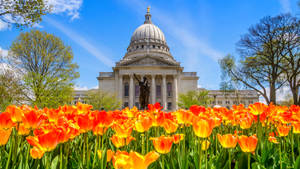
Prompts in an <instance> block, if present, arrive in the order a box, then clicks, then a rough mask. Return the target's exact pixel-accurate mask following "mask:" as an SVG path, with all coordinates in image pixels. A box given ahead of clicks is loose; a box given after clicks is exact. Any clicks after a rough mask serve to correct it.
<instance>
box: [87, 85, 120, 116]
mask: <svg viewBox="0 0 300 169" xmlns="http://www.w3.org/2000/svg"><path fill="white" fill-rule="evenodd" d="M84 100H85V102H86V103H87V104H90V105H92V106H93V109H95V110H106V111H108V110H115V109H118V108H120V107H121V105H122V104H121V101H120V99H118V98H117V96H116V95H113V94H110V93H108V92H105V91H102V90H99V89H95V90H91V91H89V92H88V93H87V96H86V98H84Z"/></svg>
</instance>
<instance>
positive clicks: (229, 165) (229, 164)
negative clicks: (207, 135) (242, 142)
mask: <svg viewBox="0 0 300 169" xmlns="http://www.w3.org/2000/svg"><path fill="white" fill-rule="evenodd" d="M228 155H229V163H228V167H229V169H231V153H230V149H228Z"/></svg>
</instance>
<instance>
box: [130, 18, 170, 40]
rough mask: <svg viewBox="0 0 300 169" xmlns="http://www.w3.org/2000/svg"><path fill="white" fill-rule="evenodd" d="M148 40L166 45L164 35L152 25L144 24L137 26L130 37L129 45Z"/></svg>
mask: <svg viewBox="0 0 300 169" xmlns="http://www.w3.org/2000/svg"><path fill="white" fill-rule="evenodd" d="M150 40H153V41H155V42H158V43H159V42H160V43H166V40H165V35H164V33H163V32H162V31H161V30H160V29H159V28H158V27H157V26H155V25H154V24H152V23H144V24H143V25H141V26H139V27H138V28H137V29H136V30H135V31H134V33H133V35H132V37H131V43H133V42H142V41H150Z"/></svg>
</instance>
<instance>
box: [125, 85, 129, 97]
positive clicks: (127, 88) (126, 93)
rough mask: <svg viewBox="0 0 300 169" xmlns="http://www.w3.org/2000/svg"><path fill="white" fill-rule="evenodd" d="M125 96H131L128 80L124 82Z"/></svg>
mask: <svg viewBox="0 0 300 169" xmlns="http://www.w3.org/2000/svg"><path fill="white" fill-rule="evenodd" d="M124 96H125V97H128V96H129V84H128V83H127V82H126V83H125V84H124Z"/></svg>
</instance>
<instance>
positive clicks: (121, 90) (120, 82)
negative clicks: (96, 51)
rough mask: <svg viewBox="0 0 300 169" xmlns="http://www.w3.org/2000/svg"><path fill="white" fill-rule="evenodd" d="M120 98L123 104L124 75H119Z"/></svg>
mask: <svg viewBox="0 0 300 169" xmlns="http://www.w3.org/2000/svg"><path fill="white" fill-rule="evenodd" d="M118 94H119V98H120V99H121V102H122V104H123V100H122V98H123V75H119V93H118Z"/></svg>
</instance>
